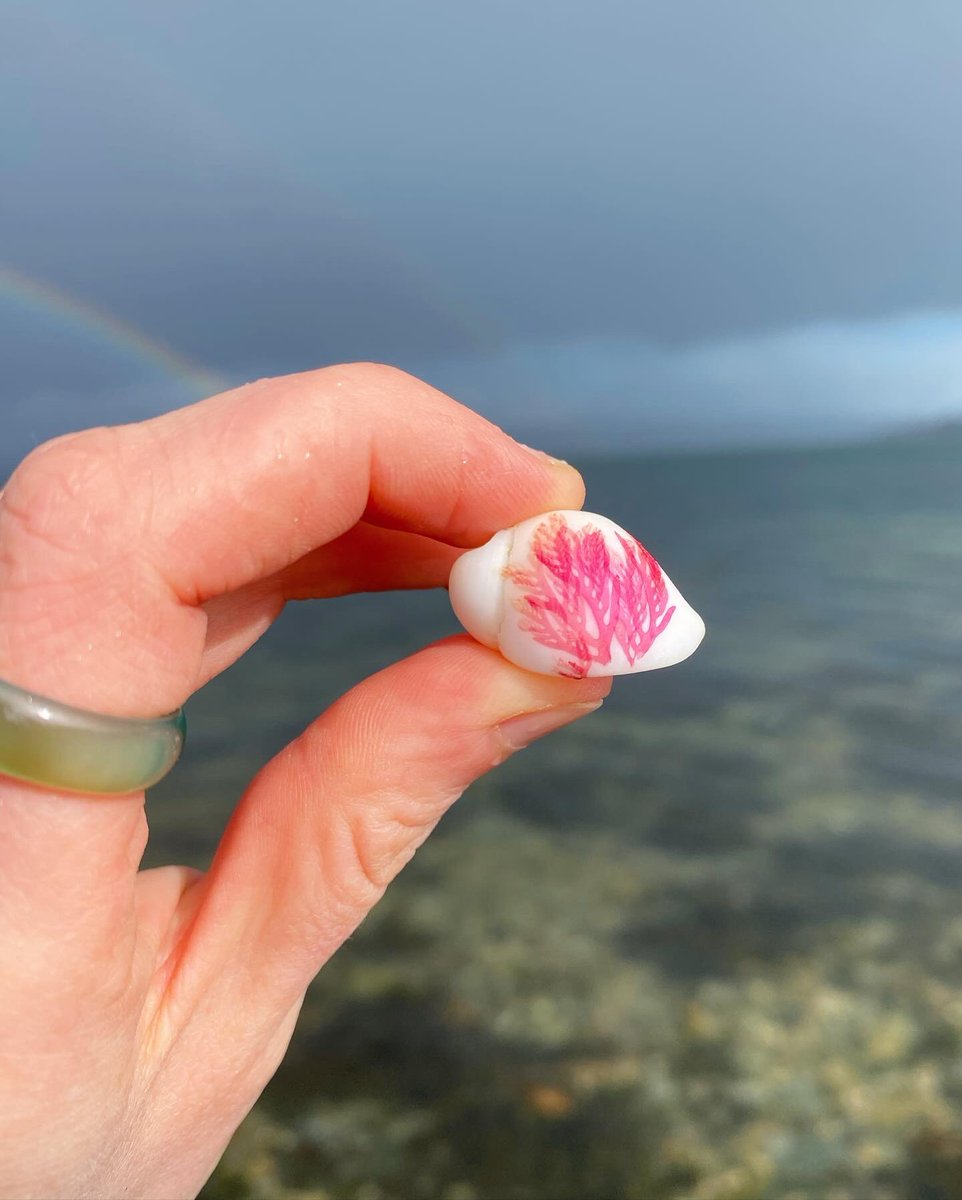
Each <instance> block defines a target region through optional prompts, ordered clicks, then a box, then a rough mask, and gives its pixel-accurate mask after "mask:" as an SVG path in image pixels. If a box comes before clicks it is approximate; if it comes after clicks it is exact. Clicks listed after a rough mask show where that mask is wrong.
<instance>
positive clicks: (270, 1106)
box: [147, 431, 962, 1200]
mask: <svg viewBox="0 0 962 1200" xmlns="http://www.w3.org/2000/svg"><path fill="white" fill-rule="evenodd" d="M578 466H579V467H581V468H582V469H583V472H584V475H585V478H586V481H587V484H588V502H587V506H586V507H587V508H589V509H590V510H593V511H597V512H600V513H604V514H606V515H607V516H609V517H611V518H613V519H614V520H616V521H618V522H619V523H620V524H622V525H624V526H625V527H626V528H628V529H630V530H631V531H632V532H633V533H634V534H635V535H636V536H637V537H638V538H639V539H640V540H641V541H643V542H644V543H645V545H646V546H647V547H648V548H649V549H650V550H651V551H652V553H654V554H655V556H656V557H657V558H658V559H659V561H660V562H661V563H662V564H663V566H664V567H665V569H666V570H667V571H668V572H669V574H670V575H671V576H672V578H673V580H674V581H675V582H676V583H677V584H678V586H679V587H680V589H681V590H682V592H683V594H684V595H685V596H686V597H687V598H688V599H689V600H690V601H691V602H692V604H693V605H694V606H695V607H696V608H697V609H698V610H699V611H700V612H701V613H702V614H703V616H704V617H705V620H706V623H707V627H708V634H707V637H706V640H705V642H704V644H703V646H702V647H701V649H699V651H698V652H697V653H696V655H695V656H694V657H693V658H692V659H691V660H690V661H688V662H685V663H683V664H681V665H679V666H676V667H673V668H670V669H668V670H665V671H659V672H652V673H648V674H643V675H640V676H637V677H630V678H625V679H620V680H617V681H616V684H615V688H614V691H613V693H612V696H611V698H610V699H609V700H608V701H607V702H606V704H605V705H604V707H603V708H602V709H601V710H600V711H599V712H598V713H597V714H595V715H593V716H591V717H590V718H588V719H587V720H585V721H584V722H582V723H580V724H579V725H577V726H576V727H574V728H572V729H570V730H566V731H564V732H563V733H557V734H555V735H552V736H551V737H549V738H547V739H545V740H544V741H542V742H539V743H537V744H535V745H534V746H532V747H530V748H529V749H527V750H525V751H524V752H522V753H520V754H518V755H517V756H516V757H515V758H514V759H513V760H512V761H510V762H508V763H506V764H505V765H504V766H503V767H501V768H499V769H498V770H497V771H495V772H493V773H492V774H491V775H489V776H488V777H486V778H485V779H483V780H482V781H480V782H479V783H478V784H476V785H475V786H474V787H472V788H471V789H469V791H468V792H467V793H466V794H465V795H464V796H463V797H462V799H461V800H460V801H459V802H458V803H457V805H456V806H455V807H454V808H453V809H452V811H451V812H450V813H449V815H448V816H447V817H446V818H445V819H444V820H443V821H442V823H441V825H440V827H439V828H438V830H437V831H436V833H435V834H434V835H433V837H432V838H431V839H430V840H429V842H428V843H427V844H426V845H425V846H424V847H423V848H422V849H421V850H420V851H419V853H418V855H417V856H416V857H415V859H414V861H413V862H412V863H411V864H410V865H409V866H408V867H407V868H406V870H405V871H404V873H403V874H402V876H401V877H400V878H399V879H398V880H397V881H396V882H395V884H394V885H393V886H392V887H391V888H390V889H389V891H388V893H387V895H386V896H385V898H384V900H383V901H382V902H381V904H380V905H379V906H378V907H377V908H376V909H375V911H374V912H373V913H372V914H371V916H370V917H369V918H368V920H367V921H366V922H365V923H364V924H363V926H362V927H361V929H360V930H359V931H358V932H357V934H356V935H355V936H354V937H353V938H351V939H350V941H349V942H348V943H347V944H346V945H345V946H344V947H343V948H342V949H341V950H340V951H339V952H338V954H337V955H336V956H335V957H334V958H333V959H332V961H331V962H330V963H329V964H328V965H327V966H326V967H325V968H324V969H323V970H322V972H321V973H320V975H319V976H318V978H317V980H316V981H315V983H314V984H313V986H312V988H311V990H310V992H309V994H308V997H307V1000H306V1002H305V1006H304V1009H303V1013H302V1015H301V1018H300V1022H299V1025H298V1027H297V1030H296V1032H295V1035H294V1038H293V1042H292V1044H291V1047H290V1050H289V1052H288V1055H287V1057H286V1059H285V1060H284V1062H283V1064H282V1065H281V1067H280V1069H279V1071H278V1072H277V1075H276V1077H275V1079H274V1080H273V1082H272V1083H271V1084H270V1085H269V1087H268V1088H267V1090H266V1092H265V1093H264V1096H263V1097H262V1099H261V1101H260V1102H259V1103H258V1105H257V1106H256V1108H255V1109H254V1111H253V1112H252V1113H251V1115H250V1116H249V1118H248V1119H247V1121H246V1122H245V1123H244V1125H243V1126H242V1127H241V1129H240V1130H239V1131H238V1133H237V1135H236V1137H235V1138H234V1140H233V1142H232V1144H231V1146H230V1147H229V1149H228V1151H227V1153H226V1154H225V1156H224V1159H223V1161H222V1163H221V1165H220V1166H219V1168H218V1170H217V1172H216V1173H215V1175H214V1176H213V1178H212V1179H211V1181H210V1182H209V1183H208V1185H207V1187H206V1189H205V1192H204V1196H205V1197H206V1200H255V1198H256V1200H259V1198H264V1200H295V1198H297V1200H310V1198H312V1200H668V1198H671V1200H675V1198H678V1200H681V1198H685V1200H953V1198H956V1200H958V1198H960V1197H962V437H960V436H959V434H958V433H952V432H951V431H947V432H945V433H944V434H941V435H939V434H931V435H926V436H919V437H914V438H903V439H893V440H891V441H885V442H881V441H880V442H876V443H874V444H871V445H862V446H855V447H843V448H829V449H820V450H795V451H779V452H768V451H753V452H744V453H703V454H691V455H675V456H667V457H660V458H636V459H615V460H609V461H586V462H578ZM456 628H457V626H456V623H455V621H454V618H453V616H452V614H451V612H450V609H449V606H448V603H447V598H446V595H445V593H444V592H443V591H437V592H431V593H405V594H396V595H377V596H359V597H348V598H343V599H337V600H333V601H323V602H313V603H307V604H302V605H298V606H293V607H291V608H290V609H289V610H288V611H287V612H285V613H284V614H283V615H282V617H281V618H280V620H279V621H278V622H277V624H276V626H275V627H274V628H273V629H272V630H271V631H270V633H269V634H268V635H267V636H265V637H264V638H263V639H262V641H261V642H260V643H259V644H258V645H257V646H256V647H255V648H254V649H253V650H252V651H251V652H250V653H249V654H248V655H247V656H245V658H244V659H243V660H242V661H241V662H239V663H238V664H237V665H236V666H235V667H233V668H232V669H231V670H229V671H228V672H226V673H225V674H224V675H223V676H221V677H220V678H219V679H217V680H215V681H214V682H212V683H211V684H209V685H208V686H207V687H206V688H205V689H204V690H203V691H202V692H201V693H199V694H198V695H197V696H196V697H195V698H194V699H193V700H192V701H191V702H190V704H189V707H188V721H189V728H190V736H189V742H188V746H187V750H186V753H185V756H184V758H183V760H182V762H181V764H180V766H179V767H178V769H177V770H176V771H175V772H174V773H173V774H172V775H171V776H169V777H168V779H167V780H165V781H164V782H163V783H162V784H161V785H160V786H158V787H157V788H156V789H155V790H154V791H153V792H152V793H151V795H150V796H149V798H148V813H149V818H150V826H151V842H150V848H149V851H148V859H147V861H148V863H150V864H157V863H162V862H171V861H181V862H189V863H192V864H195V865H199V866H203V865H204V864H205V863H206V862H207V861H209V858H210V855H211V853H212V851H213V849H214V847H215V845H216V843H217V840H218V837H219V836H220V834H221V831H222V830H223V828H224V824H225V822H226V820H227V817H228V815H229V813H230V811H231V808H232V806H233V805H234V803H235V802H236V800H237V798H238V796H239V795H240V794H241V792H242V790H243V788H244V786H245V783H246V782H247V781H248V780H249V779H250V778H251V776H252V775H253V774H254V773H255V771H256V770H257V769H258V767H259V766H260V765H261V764H262V763H264V762H265V761H266V760H267V759H268V758H269V757H270V756H271V755H272V754H274V753H276V752H277V751H278V750H279V749H280V748H281V747H282V746H283V745H284V744H285V743H286V742H287V741H288V740H289V739H290V738H292V737H294V736H296V735H297V733H298V732H299V731H300V730H301V729H303V728H304V727H305V726H306V725H307V724H308V723H309V722H310V721H311V720H312V719H313V718H314V717H315V716H316V715H317V714H318V713H319V712H320V711H322V710H323V708H324V707H325V706H326V705H328V704H329V703H330V702H331V701H332V700H333V699H334V698H335V697H336V696H338V695H340V694H341V693H342V692H344V691H345V690H346V689H348V688H349V687H351V685H352V684H354V683H355V682H357V681H358V680H360V679H362V678H363V677H364V676H366V675H367V674H369V673H371V672H372V671H375V670H377V669H379V668H380V667H382V666H384V665H386V664H388V663H390V662H392V661H393V660H395V659H397V658H399V657H401V656H403V655H406V654H409V653H412V652H413V651H415V650H416V649H418V648H419V647H420V646H422V645H424V644H425V643H427V642H429V641H431V640H433V639H435V638H437V637H439V636H442V635H444V634H446V633H450V632H453V631H454V630H455V629H456Z"/></svg>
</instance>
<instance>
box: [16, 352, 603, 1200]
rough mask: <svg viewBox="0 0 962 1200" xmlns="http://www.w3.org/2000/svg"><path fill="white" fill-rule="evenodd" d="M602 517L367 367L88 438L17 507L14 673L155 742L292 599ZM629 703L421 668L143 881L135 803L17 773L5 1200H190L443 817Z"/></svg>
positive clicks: (61, 445) (560, 479)
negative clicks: (313, 987)
mask: <svg viewBox="0 0 962 1200" xmlns="http://www.w3.org/2000/svg"><path fill="white" fill-rule="evenodd" d="M583 499H584V488H583V484H582V481H581V478H580V476H579V475H578V473H577V472H576V471H574V470H573V469H572V468H571V467H568V466H567V465H565V464H562V463H557V462H555V461H554V460H552V459H549V458H548V457H547V456H545V455H542V454H540V453H538V452H537V451H532V450H530V449H528V448H526V447H523V446H521V445H519V444H518V443H516V442H514V441H512V440H511V439H510V438H509V437H508V436H507V435H506V434H504V433H503V432H501V431H500V430H499V429H497V428H496V427H495V426H493V425H491V424H489V423H488V422H487V421H484V420H483V419H482V418H481V417H479V416H478V415H477V414H475V413H473V412H471V411H470V410H468V409H466V408H463V407H462V406H460V405H458V404H456V403H455V402H454V401H452V400H450V399H449V398H448V397H446V396H443V395H441V394H440V393H439V392H437V391H435V390H434V389H432V388H430V387H428V386H427V385H426V384H424V383H421V382H419V381H418V380H416V379H413V378H411V377H410V376H407V375H405V374H403V373H401V372H399V371H396V370H394V369H392V368H388V367H381V366H374V365H369V364H362V365H353V366H345V367H336V368H330V369H327V370H323V371H315V372H311V373H308V374H304V375H296V376H289V377H286V378H281V379H273V380H264V381H260V382H258V383H254V384H250V385H248V386H246V387H242V388H239V389H237V390H236V391H232V392H228V393H225V394H223V395H220V396H215V397H213V398H212V399H209V400H205V401H203V402H202V403H200V404H197V405H194V406H192V407H190V408H186V409H182V410H180V411H177V412H173V413H169V414H167V415H165V416H163V417H160V418H157V419H156V420H152V421H148V422H144V423H142V424H138V425H128V426H122V427H117V428H110V429H96V430H89V431H85V432H83V433H80V434H73V435H70V436H68V437H65V438H60V439H58V440H56V441H54V442H50V443H48V444H46V445H44V446H41V447H40V448H39V449H38V450H36V451H35V452H34V453H32V454H31V455H30V456H29V457H28V458H27V459H26V460H25V461H24V462H23V463H22V464H21V466H20V467H19V468H18V469H17V471H16V472H15V473H14V475H13V476H12V478H11V479H10V481H9V482H8V484H7V486H6V488H5V489H4V491H3V493H2V495H0V678H4V679H7V680H9V681H10V682H12V683H15V684H18V685H20V686H22V687H28V688H31V689H34V690H36V691H37V692H40V693H42V694H45V695H48V696H51V697H54V698H55V699H58V700H62V701H65V702H67V703H71V704H75V705H78V706H81V707H84V708H88V709H93V710H96V711H99V712H104V713H111V714H117V715H123V716H141V717H147V716H157V715H159V714H162V713H166V712H168V711H170V710H172V709H174V708H176V707H177V706H179V705H181V704H183V703H184V701H185V700H186V699H187V698H188V697H189V696H190V695H191V693H193V692H194V691H196V690H197V689H198V688H199V687H201V686H202V685H203V684H204V683H205V682H206V681H207V680H208V679H210V678H211V677H212V676H214V675H216V674H217V673H218V672H220V671H222V670H224V669H225V668H226V667H227V666H229V665H230V664H231V663H232V662H234V661H235V660H236V659H237V658H238V657H239V656H240V655H242V654H243V653H244V652H245V650H247V649H248V648H249V647H250V646H251V645H252V644H253V643H254V642H255V641H256V640H257V638H258V637H260V635H261V634H262V633H263V632H264V631H265V630H266V629H267V628H268V626H269V625H270V624H271V622H272V621H273V620H274V618H275V617H276V616H277V615H278V613H279V612H280V611H281V609H282V608H283V606H284V604H285V602H286V601H288V600H292V599H307V598H317V597H327V596H335V595H342V594H344V593H347V592H355V591H368V590H379V589H387V588H411V587H437V586H443V585H444V583H445V581H446V579H447V574H448V572H449V570H450V567H451V564H452V562H453V561H454V560H455V559H456V557H457V555H458V553H459V552H460V550H461V549H463V548H465V547H470V546H476V545H479V544H481V543H482V542H484V541H485V540H486V539H487V538H488V537H489V536H490V535H491V534H492V533H494V532H495V531H496V530H498V529H501V528H504V527H505V526H508V525H512V524H515V523H516V522H518V521H521V520H523V519H524V518H526V517H530V516H533V515H536V514H538V513H541V512H545V511H548V510H550V509H555V508H579V507H580V506H581V504H582V501H583ZM609 687H610V681H609V680H598V679H585V680H570V679H553V678H548V677H544V676H538V675H533V674H529V673H527V672H525V671H522V670H520V669H519V668H517V667H514V666H512V665H511V664H510V663H508V662H506V661H504V660H503V659H502V658H501V657H500V656H499V655H498V654H497V653H495V652H494V651H492V650H489V649H487V648H485V647H483V646H480V645H478V644H477V643H475V642H473V641H472V640H470V639H469V638H467V637H454V638H449V639H446V640H444V641H442V642H439V643H437V644H435V645H432V646H429V647H427V648H426V649H424V650H422V651H420V652H419V653H417V654H415V655H413V656H412V657H410V658H408V659H405V660H404V661H402V662H399V663H396V664H394V665H393V666H391V667H389V668H387V669H386V670H384V671H381V672H379V673H378V674H377V675H374V676H372V677H371V678H370V679H367V680H366V681H364V682H363V683H361V684H360V685H359V686H358V687H356V688H354V689H352V690H351V691H350V692H348V693H347V694H346V695H345V696H343V697H342V698H341V699H340V700H338V701H337V702H336V703H335V704H334V705H333V706H332V707H331V708H330V709H328V710H327V711H326V712H324V713H322V714H320V716H318V718H317V719H316V720H315V721H314V722H313V723H312V724H311V725H310V726H309V727H308V728H307V729H306V730H305V731H304V732H303V733H302V734H301V736H300V737H299V738H298V739H297V740H296V741H294V742H293V743H291V745H289V746H288V747H287V748H286V749H285V750H283V751H282V752H281V753H280V754H279V755H278V756H277V757H276V758H275V759H273V760H272V761H271V762H269V763H268V764H266V765H265V766H264V768H263V769H262V770H261V771H260V772H259V773H258V775H257V776H256V777H255V778H254V779H253V780H252V782H251V784H250V786H249V787H248V789H247V791H246V792H245V794H244V795H243V796H242V797H241V799H240V800H239V802H238V804H237V807H236V809H235V811H234V814H233V816H232V819H231V821H230V823H229V825H228V827H227V829H226V830H225V832H224V835H223V838H222V841H221V843H220V846H219V849H218V851H217V854H216V856H215V859H214V861H213V863H212V865H211V867H210V869H209V870H208V871H207V872H206V873H203V874H200V873H197V872H194V871H191V870H188V869H186V868H183V867H164V868H161V869H157V870H150V871H140V870H139V869H138V868H139V863H140V860H141V856H142V854H143V850H144V846H145V844H146V839H147V823H146V819H145V815H144V798H143V796H142V795H139V796H130V797H123V798H119V799H117V798H114V799H105V798H89V797H78V796H74V795H66V794H58V793H54V792H51V791H48V790H44V789H41V788H34V787H31V786H28V785H25V784H22V783H17V782H15V781H13V780H11V779H7V778H5V777H2V776H0V1195H4V1196H8V1197H55V1196H64V1197H93V1196H99V1197H116V1196H121V1195H131V1196H137V1197H158V1198H160V1197H163V1198H165V1200H166V1198H170V1197H180V1196H192V1195H194V1194H196V1192H197V1191H198V1190H199V1189H200V1187H201V1186H202V1185H203V1183H204V1181H205V1179H206V1178H207V1177H208V1175H209V1174H210V1172H211V1171H212V1170H213V1168H214V1166H215V1164H216V1162H217V1160H218V1158H219V1157H220V1155H221V1153H222V1151H223V1149H224V1147H225V1146H226V1144H227V1142H228V1140H229V1139H230V1137H231V1135H232V1133H233V1132H234V1130H235V1129H236V1127H237V1126H238V1124H239V1123H240V1122H241V1120H242V1119H243V1117H244V1116H245V1114H246V1113H247V1112H248V1110H249V1109H250V1107H251V1106H252V1104H253V1103H254V1101H255V1100H256V1098H257V1096H258V1095H259V1094H260V1092H261V1090H262V1089H263V1087H264V1085H265V1084H266V1083H267V1081H268V1080H269V1079H270V1077H271V1075H272V1074H273V1073H274V1071H275V1069H276V1068H277V1065H278V1063H279V1062H280V1060H281V1058H282V1057H283V1054H284V1052H285V1050H286V1048H287V1045H288V1041H289V1039H290V1036H291V1032H292V1030H293V1027H294V1023H295V1020H296V1018H297V1013H298V1010H299V1008H300V1004H301V1001H302V998H303V995H304V992H305V989H306V988H307V986H308V984H309V983H310V981H311V980H312V978H313V977H314V975H315V974H316V973H317V972H318V970H319V969H320V968H321V967H322V966H323V964H324V963H325V962H326V961H327V959H328V958H329V957H330V956H331V955H332V954H333V953H334V951H335V950H337V948H338V947H339V946H340V945H341V943H342V942H343V941H344V940H345V939H346V938H347V937H348V936H349V935H350V933H351V932H352V931H353V930H354V929H355V928H356V927H357V926H358V925H359V924H360V922H361V921H362V920H363V919H364V916H365V915H366V913H367V912H368V911H369V910H370V909H371V908H372V907H373V905H374V904H376V903H377V901H378V899H379V898H380V896H381V895H382V894H383V892H384V889H385V888H386V886H387V885H388V883H389V882H390V881H391V880H392V879H393V878H394V876H395V875H396V874H397V872H398V871H399V870H400V869H401V867H403V866H404V864H405V863H406V862H407V861H408V860H409V859H410V858H411V856H412V855H413V854H414V852H415V851H416V849H417V848H418V846H419V845H420V844H421V843H422V842H423V841H424V839H425V838H426V837H427V836H428V834H429V833H430V832H431V830H432V829H433V828H434V826H435V825H436V824H437V822H438V820H439V819H440V817H441V816H442V815H443V813H444V811H445V810H446V809H447V808H448V806H449V805H450V804H451V803H452V802H453V801H454V800H455V799H456V798H457V797H458V796H459V795H460V793H461V792H462V791H463V790H464V788H465V787H467V785H468V784H470V783H471V782H472V781H473V780H474V779H476V778H477V777H478V776H479V775H482V774H483V773H484V772H485V771H487V770H488V769H489V768H491V767H492V766H495V765H496V764H497V763H499V762H501V761H502V760H503V759H504V758H506V757H507V756H508V755H509V754H510V753H511V752H512V750H513V749H515V748H517V747H518V745H519V744H521V743H524V742H526V741H528V740H530V739H531V738H533V737H535V736H539V735H540V734H541V733H545V732H548V731H549V729H551V728H553V727H557V726H559V725H562V724H565V723H567V722H568V721H570V720H573V719H575V718H576V717H578V716H580V715H583V713H584V712H585V711H588V708H585V707H580V708H579V707H577V706H578V705H588V706H590V705H591V704H593V703H596V702H598V701H600V700H601V698H602V697H603V696H604V695H605V694H606V693H607V691H608V689H609ZM530 714H535V715H534V716H531V715H530Z"/></svg>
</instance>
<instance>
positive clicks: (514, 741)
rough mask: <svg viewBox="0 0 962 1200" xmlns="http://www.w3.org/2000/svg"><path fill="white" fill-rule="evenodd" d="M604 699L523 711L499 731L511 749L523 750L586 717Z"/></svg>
mask: <svg viewBox="0 0 962 1200" xmlns="http://www.w3.org/2000/svg"><path fill="white" fill-rule="evenodd" d="M603 703H604V701H603V700H591V701H588V702H587V703H585V704H566V705H564V706H563V707H562V708H541V709H538V710H537V711H536V712H527V713H521V714H520V716H517V717H509V718H508V720H507V721H502V722H501V724H500V725H499V726H498V732H499V733H500V734H501V736H502V738H503V739H504V741H505V742H506V743H507V745H508V746H509V748H510V749H511V750H523V749H524V747H525V746H529V745H530V744H531V743H532V742H533V741H535V740H536V739H537V738H539V737H543V736H544V735H545V734H546V733H551V731H552V730H553V729H560V728H561V727H562V725H570V724H571V722H572V721H577V720H578V718H579V717H586V716H587V715H588V713H593V712H594V711H595V710H596V709H599V708H601V706H602V704H603Z"/></svg>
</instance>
